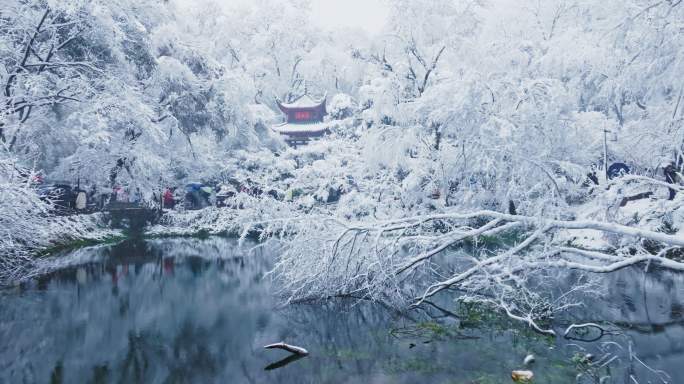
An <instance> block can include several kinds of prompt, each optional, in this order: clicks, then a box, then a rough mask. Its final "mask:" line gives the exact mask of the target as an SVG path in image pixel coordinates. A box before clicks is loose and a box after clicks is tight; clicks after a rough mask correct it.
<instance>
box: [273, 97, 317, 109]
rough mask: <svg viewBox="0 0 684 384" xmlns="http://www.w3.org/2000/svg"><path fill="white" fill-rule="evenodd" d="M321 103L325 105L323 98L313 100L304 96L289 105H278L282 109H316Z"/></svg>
mask: <svg viewBox="0 0 684 384" xmlns="http://www.w3.org/2000/svg"><path fill="white" fill-rule="evenodd" d="M322 103H325V97H323V98H322V99H320V100H314V99H313V98H311V96H309V95H307V94H304V95H302V96H299V97H298V98H296V99H295V100H294V101H293V102H291V103H280V105H281V106H282V107H284V108H317V107H319V106H320V105H321V104H322Z"/></svg>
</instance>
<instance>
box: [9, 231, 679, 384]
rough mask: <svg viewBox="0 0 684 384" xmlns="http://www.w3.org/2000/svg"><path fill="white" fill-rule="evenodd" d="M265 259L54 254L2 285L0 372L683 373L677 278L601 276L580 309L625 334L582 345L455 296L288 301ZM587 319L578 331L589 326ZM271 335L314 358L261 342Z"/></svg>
mask: <svg viewBox="0 0 684 384" xmlns="http://www.w3.org/2000/svg"><path fill="white" fill-rule="evenodd" d="M246 248H248V247H246ZM275 256H276V254H274V253H273V252H271V251H269V250H268V249H259V250H258V251H251V252H250V251H248V250H246V249H245V247H243V248H239V247H238V246H237V243H236V241H235V240H232V239H226V238H220V237H211V238H207V239H197V238H177V239H158V240H147V241H143V240H137V241H134V240H130V241H125V242H122V243H119V244H116V245H103V246H95V247H89V248H83V249H78V250H74V251H70V252H68V253H67V254H62V255H56V256H55V259H54V260H56V261H58V262H59V265H60V267H59V268H58V269H56V270H53V271H51V272H48V273H46V274H45V275H44V276H42V277H40V278H36V279H34V280H32V281H30V282H28V283H25V284H23V285H21V286H18V287H13V288H10V289H5V290H2V291H0V383H47V382H50V383H74V382H83V383H86V382H91V383H110V382H112V383H115V382H116V383H121V382H125V383H165V382H174V383H185V382H187V383H199V382H206V383H214V382H216V383H218V382H221V383H271V382H273V383H275V382H277V383H480V384H486V383H507V382H511V379H510V375H511V371H512V370H516V369H530V370H532V371H533V372H534V375H535V378H534V382H535V383H555V384H562V383H578V382H579V383H594V382H599V381H600V379H601V377H610V378H609V379H608V380H607V381H605V382H606V383H628V382H630V381H629V380H630V379H629V377H630V375H634V376H635V377H639V378H640V381H639V382H640V383H646V382H649V380H650V382H652V383H665V382H668V383H681V382H684V366H683V365H682V364H681V362H682V361H684V310H683V308H684V307H683V305H684V276H683V275H676V274H672V273H662V272H655V273H651V274H647V275H644V274H643V273H641V271H639V270H624V271H621V272H619V273H616V274H613V275H611V276H609V277H607V279H608V280H607V281H606V286H605V291H606V292H608V293H609V296H610V297H611V300H610V301H609V302H603V301H600V300H595V301H589V302H588V303H587V307H586V308H582V309H581V310H578V312H577V314H576V315H577V319H576V321H592V322H603V321H609V322H612V323H613V325H612V326H611V329H612V330H616V331H619V332H620V334H619V335H604V336H603V337H602V338H600V339H599V340H597V341H594V342H583V341H574V340H565V339H563V338H562V337H559V338H557V339H556V338H551V337H547V336H541V335H539V334H536V333H534V332H531V331H530V330H529V329H527V328H525V327H523V326H521V325H520V324H519V323H512V322H510V321H508V320H506V319H504V318H501V317H499V316H496V315H493V314H491V313H489V312H486V311H481V310H478V309H477V308H465V307H463V306H462V307H460V308H455V305H454V304H453V303H451V302H445V303H434V304H435V305H429V304H428V305H425V306H424V307H422V308H418V309H414V310H412V311H410V312H407V313H403V314H400V313H396V312H394V311H391V310H388V309H386V308H384V307H382V306H381V305H378V304H372V303H366V302H356V301H334V302H327V303H317V304H306V305H304V304H302V305H290V306H284V307H283V306H281V305H280V304H281V302H280V300H279V298H278V297H277V295H276V292H275V287H273V286H272V284H271V283H270V281H269V279H268V278H265V276H264V275H265V274H266V273H267V272H268V271H269V270H270V268H271V266H272V263H273V261H274V259H275ZM439 308H442V309H448V310H447V311H444V310H440V309H439ZM585 331H586V332H581V333H578V334H576V335H574V336H577V338H580V339H592V338H594V335H593V334H592V330H585ZM280 341H284V342H286V343H291V344H295V345H300V346H302V347H305V348H306V349H307V350H308V351H309V352H310V355H309V356H307V357H303V358H300V359H287V358H288V356H289V354H288V353H287V352H285V351H279V350H264V349H263V346H264V345H267V344H270V343H275V342H280ZM629 351H632V352H633V353H631V354H630V353H629ZM530 354H532V355H534V356H535V362H534V363H532V364H531V365H528V366H526V365H524V364H523V360H524V359H525V357H526V356H528V355H530ZM587 354H591V355H593V358H592V357H591V356H587ZM283 359H285V360H283ZM601 359H603V361H602V362H601V364H590V362H591V361H594V362H596V361H600V360H601ZM611 359H612V360H611ZM642 362H643V364H642ZM603 363H606V364H605V366H604V367H603V368H600V369H596V366H600V365H602V364H603ZM646 366H648V368H647V367H646ZM659 370H662V371H664V372H660V371H659ZM578 374H581V377H580V378H579V379H578Z"/></svg>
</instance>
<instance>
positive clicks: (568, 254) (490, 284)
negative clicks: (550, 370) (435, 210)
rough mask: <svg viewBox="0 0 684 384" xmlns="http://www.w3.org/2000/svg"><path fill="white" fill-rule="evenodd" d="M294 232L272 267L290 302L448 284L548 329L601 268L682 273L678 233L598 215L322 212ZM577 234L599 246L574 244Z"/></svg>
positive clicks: (395, 300)
mask: <svg viewBox="0 0 684 384" xmlns="http://www.w3.org/2000/svg"><path fill="white" fill-rule="evenodd" d="M297 229H298V230H297V231H296V232H292V233H295V234H294V235H293V236H292V237H291V238H288V239H287V241H286V243H287V249H286V252H285V253H284V254H283V255H282V256H281V257H280V261H279V262H278V264H277V265H276V268H275V270H274V276H275V277H276V279H277V280H279V281H280V283H281V286H282V288H283V293H284V294H286V295H287V297H288V298H289V300H290V301H291V302H297V301H306V300H316V299H322V298H327V297H333V296H351V297H360V298H368V299H372V300H378V301H383V302H387V303H391V304H393V305H396V306H404V307H405V306H407V305H412V304H413V305H416V304H420V303H421V302H423V301H424V300H426V299H428V298H431V297H432V296H435V295H437V294H438V293H442V292H445V291H452V292H457V293H456V294H455V297H456V298H457V299H458V300H462V301H467V302H479V303H484V304H487V305H491V306H493V307H496V308H498V309H500V310H502V311H504V312H505V313H506V314H507V315H508V316H510V317H511V318H514V319H516V320H519V321H522V322H525V323H527V324H528V325H529V326H530V327H532V328H534V329H535V330H537V331H539V332H542V333H547V334H552V335H555V333H556V332H555V331H554V330H553V329H552V328H551V327H549V326H548V323H547V322H546V320H548V319H549V318H551V317H552V316H553V314H554V313H556V312H558V311H562V310H564V309H567V308H569V307H572V306H577V305H581V303H580V302H578V301H577V300H576V299H575V298H574V297H573V296H574V294H575V293H580V292H581V293H582V294H597V295H598V294H599V292H597V291H596V289H595V286H594V285H593V280H594V279H595V277H596V276H597V275H599V274H604V273H610V272H614V271H617V270H619V269H623V268H627V267H630V266H635V265H642V266H645V268H646V270H649V268H654V267H659V268H666V269H670V270H677V271H684V262H682V260H681V256H682V249H683V247H684V236H682V235H680V234H676V233H665V232H662V231H657V230H652V229H647V228H643V227H639V226H631V225H623V224H619V223H614V222H608V221H600V220H571V219H550V218H544V217H532V216H524V215H511V214H505V213H501V212H496V211H489V210H480V211H475V212H468V213H461V212H456V211H451V212H444V213H440V214H435V215H422V216H415V217H408V218H401V219H396V220H386V221H372V222H361V223H349V222H347V221H343V220H338V219H334V218H321V217H318V218H315V219H310V220H302V221H301V222H299V223H298V224H297ZM578 231H579V232H582V233H586V232H587V231H589V232H591V233H592V234H593V235H594V236H595V237H597V238H602V239H604V244H602V246H601V247H596V248H593V249H592V248H587V247H584V246H580V245H577V244H575V243H574V242H573V241H572V234H573V233H574V232H578ZM606 244H607V245H606ZM568 271H574V272H575V273H573V274H570V273H569V272H568ZM569 280H572V281H569ZM560 287H565V289H564V290H563V291H562V292H561V291H559V289H560Z"/></svg>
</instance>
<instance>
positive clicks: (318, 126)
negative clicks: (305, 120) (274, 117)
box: [272, 123, 330, 135]
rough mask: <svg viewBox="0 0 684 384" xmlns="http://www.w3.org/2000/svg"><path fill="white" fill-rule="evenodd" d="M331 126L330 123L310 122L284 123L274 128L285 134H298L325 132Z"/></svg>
mask: <svg viewBox="0 0 684 384" xmlns="http://www.w3.org/2000/svg"><path fill="white" fill-rule="evenodd" d="M329 128H330V124H329V123H309V124H292V123H282V124H276V125H274V126H272V129H273V130H274V131H276V132H278V133H280V134H283V135H290V134H297V135H316V134H321V133H323V132H325V131H326V130H327V129H329Z"/></svg>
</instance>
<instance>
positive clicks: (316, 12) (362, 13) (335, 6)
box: [311, 0, 388, 33]
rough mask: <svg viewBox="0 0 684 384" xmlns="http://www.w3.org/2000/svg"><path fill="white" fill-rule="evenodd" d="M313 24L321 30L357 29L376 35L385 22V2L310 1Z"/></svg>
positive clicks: (357, 0) (373, 0) (376, 0)
mask: <svg viewBox="0 0 684 384" xmlns="http://www.w3.org/2000/svg"><path fill="white" fill-rule="evenodd" d="M311 5H312V8H313V15H312V17H313V19H314V20H313V22H314V23H315V24H317V25H319V26H321V27H323V28H339V27H357V28H361V29H364V30H366V31H368V32H370V33H378V32H380V30H381V29H382V27H383V26H384V25H385V23H386V22H387V18H388V9H387V5H386V3H385V0H311Z"/></svg>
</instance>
